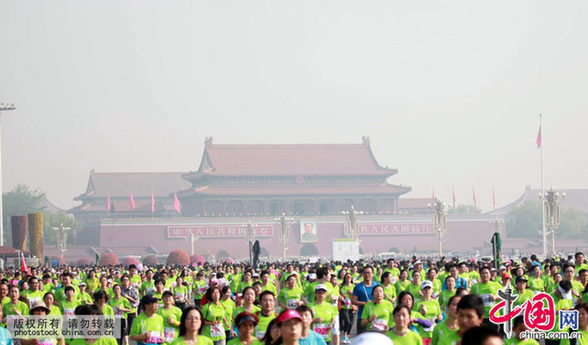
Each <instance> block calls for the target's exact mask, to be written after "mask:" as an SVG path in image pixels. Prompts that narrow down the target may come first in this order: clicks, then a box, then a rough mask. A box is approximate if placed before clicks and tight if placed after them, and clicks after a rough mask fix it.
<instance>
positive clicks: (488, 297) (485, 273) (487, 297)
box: [470, 267, 502, 319]
mask: <svg viewBox="0 0 588 345" xmlns="http://www.w3.org/2000/svg"><path fill="white" fill-rule="evenodd" d="M500 288H502V287H501V286H499V285H497V284H496V283H494V282H492V281H490V268H488V267H482V268H480V282H479V283H476V284H474V285H473V286H472V289H471V291H470V293H471V294H475V295H478V296H480V297H482V300H483V301H484V318H486V319H487V318H489V316H490V308H492V305H493V304H494V301H495V300H496V299H497V298H498V296H497V294H498V289H500Z"/></svg>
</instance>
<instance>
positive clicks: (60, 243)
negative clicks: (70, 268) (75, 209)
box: [53, 223, 71, 260]
mask: <svg viewBox="0 0 588 345" xmlns="http://www.w3.org/2000/svg"><path fill="white" fill-rule="evenodd" d="M53 230H54V231H55V235H56V238H55V242H56V244H57V248H58V249H59V252H60V253H61V257H62V258H63V259H64V260H65V257H64V256H63V255H64V254H65V250H66V249H67V232H68V231H69V230H71V228H70V227H69V226H63V223H61V224H59V226H58V227H57V226H54V227H53Z"/></svg>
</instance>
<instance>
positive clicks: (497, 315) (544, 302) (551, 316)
mask: <svg viewBox="0 0 588 345" xmlns="http://www.w3.org/2000/svg"><path fill="white" fill-rule="evenodd" d="M512 292H513V291H512V289H511V287H510V284H507V286H506V287H505V288H504V290H498V296H499V297H500V298H501V301H500V302H498V303H496V304H495V305H494V306H493V307H492V309H490V321H492V322H493V323H495V324H504V333H506V336H507V338H510V337H511V336H512V319H514V318H515V317H516V316H517V315H519V314H520V313H522V312H524V321H525V325H526V326H527V328H528V329H530V330H531V331H533V330H536V331H544V332H547V331H551V330H553V327H554V326H555V320H556V317H555V303H554V302H553V297H551V295H549V294H546V293H544V292H540V293H538V294H536V295H535V296H534V297H533V298H531V299H529V300H527V301H526V302H525V303H523V304H522V305H520V306H517V307H516V308H513V307H512V304H513V302H514V301H515V300H516V299H517V297H518V295H516V294H515V295H513V293H512ZM501 311H502V312H501ZM558 326H559V329H565V328H568V327H569V328H571V329H572V330H577V329H578V311H577V310H560V311H559V325H558Z"/></svg>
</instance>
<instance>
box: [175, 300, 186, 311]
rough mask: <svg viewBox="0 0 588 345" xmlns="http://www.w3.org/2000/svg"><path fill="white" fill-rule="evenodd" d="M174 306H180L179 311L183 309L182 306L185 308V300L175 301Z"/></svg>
mask: <svg viewBox="0 0 588 345" xmlns="http://www.w3.org/2000/svg"><path fill="white" fill-rule="evenodd" d="M176 307H178V308H180V310H181V311H184V308H186V302H176Z"/></svg>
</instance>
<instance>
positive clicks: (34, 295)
mask: <svg viewBox="0 0 588 345" xmlns="http://www.w3.org/2000/svg"><path fill="white" fill-rule="evenodd" d="M22 295H23V296H24V297H25V298H26V299H27V300H29V308H30V307H31V306H32V305H33V304H35V302H40V301H42V300H43V293H42V292H41V291H39V290H37V291H35V292H32V291H31V290H25V291H23V292H22Z"/></svg>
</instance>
